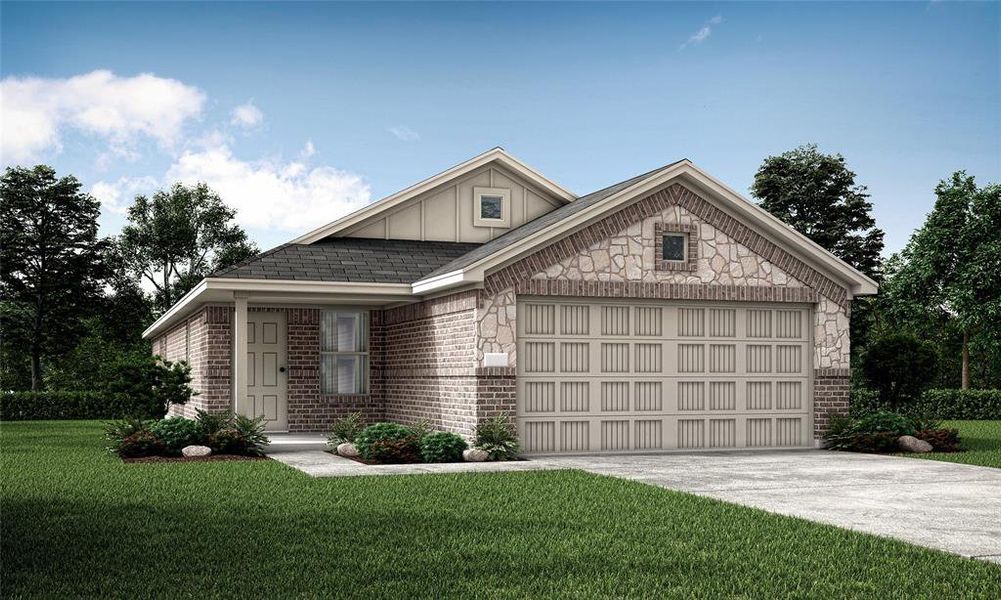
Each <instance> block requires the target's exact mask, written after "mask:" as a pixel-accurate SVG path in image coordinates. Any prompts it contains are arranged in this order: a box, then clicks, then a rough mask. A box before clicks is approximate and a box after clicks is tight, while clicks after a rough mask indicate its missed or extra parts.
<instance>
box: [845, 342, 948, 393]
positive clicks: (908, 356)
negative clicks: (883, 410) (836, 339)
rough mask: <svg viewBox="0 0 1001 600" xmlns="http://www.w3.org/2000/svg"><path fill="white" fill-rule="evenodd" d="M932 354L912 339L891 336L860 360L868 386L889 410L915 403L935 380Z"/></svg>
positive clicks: (877, 344)
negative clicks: (902, 404) (913, 401)
mask: <svg viewBox="0 0 1001 600" xmlns="http://www.w3.org/2000/svg"><path fill="white" fill-rule="evenodd" d="M937 368H938V360H937V356H936V354H935V351H934V350H933V349H932V348H931V346H930V345H929V344H927V343H925V342H922V341H920V340H918V339H917V338H916V337H914V336H913V335H908V334H890V335H887V336H886V337H882V338H880V339H878V340H876V341H875V342H873V343H872V344H871V345H870V346H869V347H868V348H867V349H866V351H865V354H864V356H863V359H862V372H863V374H864V375H865V379H866V383H867V384H868V386H869V387H870V388H872V389H874V390H877V391H878V392H879V397H880V400H882V401H883V402H885V403H886V404H888V405H889V406H890V408H892V409H896V408H898V407H899V406H900V404H901V403H902V402H906V401H910V400H914V399H916V398H917V397H918V395H919V394H920V393H921V392H922V391H924V390H925V389H926V388H928V386H929V385H931V383H932V382H933V381H934V380H935V375H936V370H937Z"/></svg>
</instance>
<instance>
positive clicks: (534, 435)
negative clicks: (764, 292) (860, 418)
mask: <svg viewBox="0 0 1001 600" xmlns="http://www.w3.org/2000/svg"><path fill="white" fill-rule="evenodd" d="M810 316H811V309H810V307H809V306H806V305H789V304H782V305H775V304H746V303H680V302H678V303H674V302H665V301H649V302H642V301H615V300H606V299H600V300H599V299H586V298H573V299H567V300H562V299H561V300H554V299H552V298H534V299H533V298H524V299H519V303H518V361H517V362H518V414H517V417H518V430H519V434H520V437H521V441H522V445H523V447H524V450H525V452H527V453H535V454H545V453H561V452H562V453H583V452H656V451H662V450H696V449H740V448H772V447H806V446H812V435H811V432H812V422H811V419H812V412H813V411H812V398H811V381H810V365H811V360H810V347H811V343H810V335H811V329H812V328H811V327H810V325H809V324H810Z"/></svg>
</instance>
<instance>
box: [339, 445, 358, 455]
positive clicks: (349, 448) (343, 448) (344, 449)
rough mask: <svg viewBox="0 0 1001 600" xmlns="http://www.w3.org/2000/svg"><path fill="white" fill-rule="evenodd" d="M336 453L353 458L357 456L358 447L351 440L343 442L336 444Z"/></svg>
mask: <svg viewBox="0 0 1001 600" xmlns="http://www.w3.org/2000/svg"><path fill="white" fill-rule="evenodd" d="M337 454H339V455H340V456H343V457H345V458H355V457H357V456H358V448H356V447H355V445H354V444H352V443H351V442H344V443H343V444H338V445H337Z"/></svg>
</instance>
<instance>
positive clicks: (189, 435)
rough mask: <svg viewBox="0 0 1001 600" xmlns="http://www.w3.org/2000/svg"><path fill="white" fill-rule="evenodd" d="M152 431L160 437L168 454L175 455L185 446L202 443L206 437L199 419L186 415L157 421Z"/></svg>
mask: <svg viewBox="0 0 1001 600" xmlns="http://www.w3.org/2000/svg"><path fill="white" fill-rule="evenodd" d="M150 431H152V432H153V434H154V435H156V437H158V438H159V439H160V441H161V442H162V443H163V447H164V449H166V451H167V453H168V454H175V455H177V454H180V453H181V449H183V448H184V447H185V446H191V445H194V444H201V443H202V441H203V440H204V437H205V436H204V434H203V433H202V426H201V424H199V423H198V421H193V420H191V419H185V418H184V417H171V418H169V419H163V420H160V421H157V422H156V423H153V425H152V426H151V427H150Z"/></svg>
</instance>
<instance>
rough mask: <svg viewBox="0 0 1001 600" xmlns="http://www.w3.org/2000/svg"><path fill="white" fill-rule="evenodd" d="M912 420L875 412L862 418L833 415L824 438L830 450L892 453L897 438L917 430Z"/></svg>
mask: <svg viewBox="0 0 1001 600" xmlns="http://www.w3.org/2000/svg"><path fill="white" fill-rule="evenodd" d="M916 431H917V430H916V429H915V423H914V420H913V419H910V418H908V417H905V416H903V415H899V414H896V413H892V412H886V411H878V412H873V413H869V414H866V415H863V416H861V417H857V418H852V417H835V418H833V419H832V420H831V425H830V427H829V429H828V432H827V434H826V435H825V436H824V440H825V441H826V442H827V447H828V448H830V449H831V450H852V451H855V452H892V451H893V450H895V449H896V445H897V438H899V437H900V436H902V435H914V434H915V433H916Z"/></svg>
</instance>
